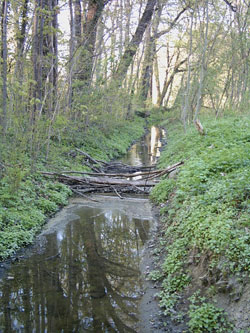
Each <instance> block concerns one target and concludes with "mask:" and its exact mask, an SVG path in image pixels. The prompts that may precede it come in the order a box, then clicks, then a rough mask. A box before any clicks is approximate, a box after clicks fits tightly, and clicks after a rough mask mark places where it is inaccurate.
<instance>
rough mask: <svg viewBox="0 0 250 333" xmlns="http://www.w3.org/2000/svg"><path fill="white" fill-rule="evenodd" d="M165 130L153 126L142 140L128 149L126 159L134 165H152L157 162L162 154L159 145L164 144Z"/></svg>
mask: <svg viewBox="0 0 250 333" xmlns="http://www.w3.org/2000/svg"><path fill="white" fill-rule="evenodd" d="M163 137H164V131H163V130H162V129H160V128H158V127H155V126H152V127H151V131H150V133H148V134H147V135H146V136H145V137H143V139H142V140H141V142H138V143H136V144H134V145H133V146H132V147H131V149H130V150H129V151H128V153H127V155H126V157H125V158H124V161H126V163H127V162H129V163H130V164H132V165H150V164H154V163H156V160H157V158H158V157H159V156H160V152H159V147H161V145H162V140H163Z"/></svg>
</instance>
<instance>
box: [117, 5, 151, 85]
mask: <svg viewBox="0 0 250 333" xmlns="http://www.w3.org/2000/svg"><path fill="white" fill-rule="evenodd" d="M156 1H157V0H148V1H147V5H146V8H145V10H144V13H143V15H142V17H141V19H140V21H139V23H138V26H137V28H136V31H135V34H134V36H133V37H132V39H131V41H130V42H129V44H128V46H127V48H126V49H125V51H124V53H123V56H122V58H121V59H120V62H119V65H118V68H117V70H116V72H115V74H114V75H113V79H114V80H115V81H116V82H117V84H118V85H119V86H121V85H122V81H123V80H124V78H125V76H126V74H127V70H128V68H129V66H130V65H131V63H132V60H133V57H134V55H135V54H136V51H137V49H138V47H139V45H140V43H141V41H142V38H143V35H144V32H145V30H146V28H147V27H148V25H149V23H150V21H151V19H152V16H153V13H154V8H155V5H156Z"/></svg>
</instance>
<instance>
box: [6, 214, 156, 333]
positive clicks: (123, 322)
mask: <svg viewBox="0 0 250 333" xmlns="http://www.w3.org/2000/svg"><path fill="white" fill-rule="evenodd" d="M74 213H75V214H76V215H77V216H78V217H75V218H74V220H72V219H71V222H70V223H68V224H67V225H66V227H65V229H64V230H61V229H60V230H56V231H55V232H53V233H51V234H48V235H46V239H47V245H46V248H45V250H44V251H43V252H42V253H40V254H37V253H36V254H33V255H31V256H30V257H29V258H28V259H27V260H23V261H21V262H19V263H16V264H14V265H13V266H12V268H11V269H10V271H9V272H8V277H6V278H5V279H4V280H3V281H1V284H0V290H1V291H0V293H1V294H0V295H1V301H0V331H1V332H13V331H15V332H134V329H133V327H134V325H135V323H136V321H137V310H136V309H137V303H138V300H139V298H140V291H141V281H140V272H139V260H140V249H141V247H142V244H143V243H144V242H145V241H146V240H147V238H148V232H149V224H150V222H149V220H146V219H140V218H138V217H132V216H131V215H130V216H129V215H126V214H124V213H123V212H122V211H121V210H117V209H112V210H110V209H108V208H106V209H103V208H100V207H99V208H98V207H83V208H78V209H77V210H76V211H75V212H74Z"/></svg>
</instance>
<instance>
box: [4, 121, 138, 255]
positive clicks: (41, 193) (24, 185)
mask: <svg viewBox="0 0 250 333" xmlns="http://www.w3.org/2000/svg"><path fill="white" fill-rule="evenodd" d="M143 133H144V122H143V121H142V120H141V119H135V120H134V121H133V122H132V121H130V122H129V121H127V122H124V121H123V122H121V123H120V125H119V124H118V125H117V126H116V127H115V128H113V129H112V128H111V129H109V131H102V130H100V129H98V128H96V127H92V128H91V129H89V130H88V131H87V132H85V133H83V132H80V131H79V132H77V133H74V134H73V133H72V134H70V133H67V134H65V135H64V136H62V137H61V138H60V140H59V139H58V138H57V137H55V138H53V140H52V142H51V144H50V155H49V159H48V160H47V161H45V153H46V151H45V149H46V145H44V147H43V149H44V151H43V150H41V152H40V153H39V156H38V159H37V161H36V165H35V169H36V171H33V172H31V161H30V158H29V155H28V153H26V152H25V151H21V152H20V151H15V150H14V148H13V147H11V148H10V147H7V144H6V146H4V145H3V144H1V147H0V148H1V152H2V156H3V157H4V156H5V158H4V159H2V163H3V164H4V165H5V169H3V168H2V169H0V260H3V259H5V258H7V257H9V256H11V255H13V254H14V253H15V252H16V251H17V250H18V249H19V248H21V247H23V246H25V245H28V244H30V243H31V242H32V241H33V239H34V236H35V235H36V233H37V232H38V231H39V230H41V227H42V226H43V224H44V223H45V222H46V220H47V218H48V217H50V216H52V215H53V214H54V213H55V212H56V211H57V210H58V209H59V208H60V207H62V206H64V205H66V204H67V201H68V198H69V196H70V195H71V191H70V189H69V188H68V187H67V186H65V185H63V184H60V183H58V182H57V181H55V180H50V179H48V178H46V177H43V176H42V175H41V173H40V171H63V170H77V171H83V170H86V166H84V165H83V157H82V156H81V155H80V154H77V153H76V149H75V148H79V149H81V150H83V151H85V152H87V153H88V154H90V155H91V156H92V157H94V158H98V159H103V160H110V159H113V158H116V157H118V156H120V155H122V154H124V153H125V152H126V150H127V149H128V147H129V146H130V145H131V143H132V142H133V141H134V140H136V139H138V138H139V137H141V136H142V134H143ZM9 152H11V153H9ZM33 167H34V166H33Z"/></svg>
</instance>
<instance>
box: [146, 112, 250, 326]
mask: <svg viewBox="0 0 250 333" xmlns="http://www.w3.org/2000/svg"><path fill="white" fill-rule="evenodd" d="M203 126H204V128H205V130H206V135H204V136H200V135H199V134H198V132H197V131H196V130H195V128H193V127H192V128H189V129H188V131H187V133H186V134H184V133H183V131H182V129H181V128H180V126H175V127H174V126H172V127H171V128H170V130H169V133H168V145H167V147H166V150H165V151H164V152H163V154H162V156H161V158H160V163H159V167H160V168H163V167H166V166H167V165H171V164H173V163H176V162H179V161H184V165H183V166H182V167H181V168H180V170H179V172H178V176H177V178H165V179H163V180H162V181H161V182H160V183H159V184H158V185H157V186H156V187H155V188H154V190H153V191H152V194H151V197H152V199H153V200H154V201H156V202H157V203H158V204H160V205H161V214H162V219H163V220H164V221H165V224H166V232H165V244H166V245H165V246H166V253H167V254H166V258H165V260H164V263H163V265H162V271H161V272H158V273H153V274H152V276H153V277H154V276H157V278H159V279H162V288H163V289H162V292H161V295H160V297H161V301H160V303H161V306H162V307H163V308H164V309H165V313H166V314H171V313H173V312H174V309H175V306H176V304H177V302H178V299H179V295H180V292H182V291H184V290H185V289H186V288H187V287H188V286H189V285H190V283H192V282H194V280H195V278H197V277H196V276H194V273H193V270H194V268H195V267H198V268H199V271H200V272H201V274H202V275H203V278H202V283H203V285H202V286H201V288H205V287H206V286H216V288H217V286H220V285H223V286H224V292H230V293H231V295H232V297H233V294H234V293H236V292H238V291H236V290H234V286H232V285H231V286H230V283H229V280H230V277H232V276H234V277H236V278H237V280H238V281H239V283H242V284H244V283H245V282H246V280H247V278H248V277H249V271H250V235H249V227H250V121H249V119H248V118H238V119H237V118H228V119H220V120H217V121H214V120H210V121H209V120H207V121H204V123H203ZM199 278H201V277H199ZM199 278H198V279H199ZM200 281H201V280H200ZM209 304H210V303H209V297H208V298H206V300H205V299H204V300H203V302H201V303H200V304H199V305H193V306H191V308H190V310H189V318H190V322H189V328H190V330H191V332H215V331H216V332H231V329H229V328H228V327H229V326H227V324H223V325H224V326H223V325H222V322H221V323H220V325H219V326H218V327H219V328H218V327H217V326H213V321H214V322H216V323H218V321H220V320H222V321H223V323H224V320H226V319H225V318H224V316H222V312H220V311H219V310H215V307H214V305H211V304H210V305H209ZM216 311H217V312H216ZM206 312H209V313H210V315H209V318H205V317H206V316H205V313H206ZM202 316H203V317H204V320H205V322H203V319H202ZM216 316H219V317H216ZM198 317H199V318H200V319H201V323H200V327H196V326H195V325H196V324H195V322H197V318H198ZM218 318H220V320H219V319H218Z"/></svg>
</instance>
